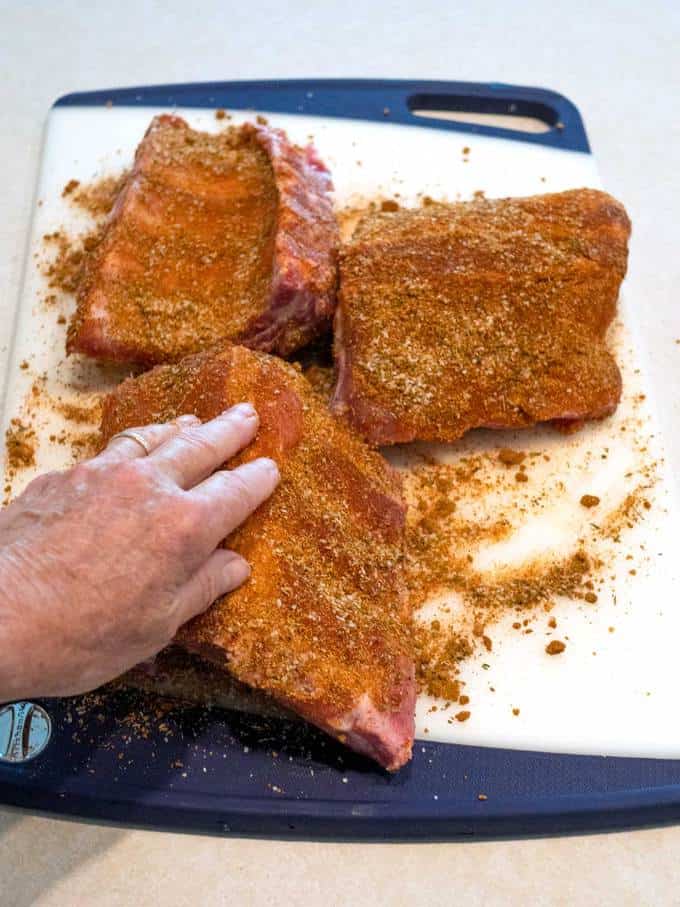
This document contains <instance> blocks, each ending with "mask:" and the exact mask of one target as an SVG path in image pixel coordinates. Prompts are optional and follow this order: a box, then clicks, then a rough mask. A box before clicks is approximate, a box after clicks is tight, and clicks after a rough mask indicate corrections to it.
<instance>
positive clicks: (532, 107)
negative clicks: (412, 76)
mask: <svg viewBox="0 0 680 907" xmlns="http://www.w3.org/2000/svg"><path fill="white" fill-rule="evenodd" d="M408 108H409V110H410V112H411V114H412V115H413V116H416V117H427V118H429V119H437V120H448V121H449V122H453V123H464V124H465V125H473V126H491V127H495V128H497V129H498V128H500V129H511V130H513V131H514V132H530V133H534V134H540V133H545V132H550V131H551V130H553V129H562V128H563V126H562V123H560V120H559V115H558V113H557V111H556V110H554V109H553V108H552V107H550V106H548V105H547V104H541V103H540V102H539V101H522V100H516V101H513V100H511V99H508V98H484V97H469V96H463V95H449V94H446V95H444V94H414V95H411V97H410V98H409V99H408Z"/></svg>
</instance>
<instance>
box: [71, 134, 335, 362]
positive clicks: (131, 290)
mask: <svg viewBox="0 0 680 907" xmlns="http://www.w3.org/2000/svg"><path fill="white" fill-rule="evenodd" d="M330 188H331V182H330V175H329V173H328V171H327V169H326V168H325V166H324V165H323V164H322V163H321V162H320V161H319V159H318V158H317V157H316V154H315V152H314V150H313V149H312V148H311V147H308V148H299V147H297V146H295V145H292V144H291V143H290V142H289V141H288V139H287V137H286V134H285V133H284V132H282V131H281V130H280V129H271V128H269V127H265V126H259V125H257V126H256V125H251V124H245V125H243V126H240V127H232V128H230V129H227V130H225V131H223V132H220V133H218V134H208V133H205V132H196V131H194V130H193V129H190V128H189V126H188V125H187V124H186V123H185V122H184V120H182V119H180V118H179V117H176V116H159V117H156V118H155V119H154V120H153V121H152V122H151V125H150V127H149V129H148V131H147V133H146V135H145V136H144V139H143V140H142V142H141V144H140V145H139V147H138V149H137V153H136V156H135V162H134V166H133V168H132V170H131V172H130V175H129V177H128V178H127V180H126V181H125V183H124V185H123V188H122V189H121V191H120V194H119V196H118V198H117V200H116V202H115V204H114V206H113V209H112V211H111V213H110V215H109V217H108V220H107V223H106V225H105V228H104V231H103V234H102V238H101V241H100V242H99V244H98V245H97V246H96V247H95V248H94V250H93V251H91V252H90V253H89V259H88V260H87V262H86V265H85V270H84V278H83V281H82V284H81V287H80V289H79V292H78V298H77V311H76V314H75V316H74V318H73V321H72V323H71V325H70V328H69V332H68V341H67V349H68V351H69V352H81V353H86V354H88V355H90V356H94V357H97V358H101V359H106V360H113V361H121V362H137V363H141V364H144V365H151V364H154V363H158V362H167V361H175V360H177V359H180V358H181V357H182V356H184V355H187V354H189V353H193V352H198V351H200V350H202V349H207V348H208V347H210V346H213V345H214V344H216V343H218V342H220V341H221V340H224V339H230V340H237V341H239V342H240V343H243V344H245V345H247V346H250V347H252V348H253V349H259V350H266V351H271V352H275V353H277V354H279V355H282V356H286V355H288V354H290V353H291V352H293V351H294V350H296V349H297V348H298V347H301V346H303V345H304V344H306V343H307V342H308V341H309V340H311V339H313V338H314V337H315V336H316V335H317V334H318V333H320V332H321V331H323V330H324V329H326V328H327V327H328V325H329V324H330V319H331V316H332V314H333V310H334V307H335V283H336V252H337V242H338V232H337V224H336V221H335V217H334V214H333V209H332V204H331V200H330V197H329V195H328V191H329V189H330Z"/></svg>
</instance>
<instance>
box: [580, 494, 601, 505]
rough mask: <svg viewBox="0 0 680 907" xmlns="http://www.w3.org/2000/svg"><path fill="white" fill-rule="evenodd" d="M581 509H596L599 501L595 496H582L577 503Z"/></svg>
mask: <svg viewBox="0 0 680 907" xmlns="http://www.w3.org/2000/svg"><path fill="white" fill-rule="evenodd" d="M579 503H580V504H581V507H597V505H598V504H599V503H600V499H599V498H598V496H597V495H596V494H584V495H583V496H582V497H581V500H580V502H579Z"/></svg>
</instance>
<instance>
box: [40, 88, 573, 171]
mask: <svg viewBox="0 0 680 907" xmlns="http://www.w3.org/2000/svg"><path fill="white" fill-rule="evenodd" d="M105 105H114V106H122V107H168V108H172V107H199V108H219V107H224V108H227V109H231V110H258V111H265V112H270V113H293V114H295V113H298V114H307V115H308V116H320V117H342V118H348V119H358V120H372V121H378V122H388V123H400V124H403V125H410V126H419V127H421V128H429V129H443V130H447V131H449V132H460V133H466V134H468V135H487V136H494V137H496V138H506V139H513V140H515V141H521V142H530V143H532V144H536V145H547V146H549V147H552V148H561V149H563V150H565V151H582V152H585V153H586V154H587V153H589V152H590V147H589V145H588V139H587V137H586V132H585V128H584V126H583V121H582V119H581V115H580V114H579V112H578V109H577V108H576V107H575V105H574V104H572V102H571V101H569V100H568V99H567V98H565V97H564V96H563V95H560V94H558V93H557V92H554V91H548V90H547V89H545V88H526V87H523V86H519V85H504V84H502V83H500V82H488V83H483V82H429V81H409V80H401V79H290V80H281V81H267V82H204V83H195V84H185V85H151V86H145V87H144V86H142V87H136V88H113V89H106V90H103V91H87V92H79V93H76V94H69V95H65V96H64V97H63V98H59V100H58V101H57V102H56V103H55V105H54V106H55V107H101V106H105ZM423 109H424V110H430V111H433V112H436V111H438V110H439V111H442V110H448V109H451V110H459V111H464V112H467V113H489V114H503V115H506V116H523V117H534V118H536V119H538V120H541V121H543V122H544V123H545V124H546V125H547V126H548V127H549V129H548V131H547V132H542V133H530V132H523V131H520V130H513V129H502V128H499V127H496V126H484V125H477V124H473V123H460V122H453V121H449V120H443V119H442V120H439V119H431V118H423V117H421V116H415V115H414V113H413V111H414V110H423Z"/></svg>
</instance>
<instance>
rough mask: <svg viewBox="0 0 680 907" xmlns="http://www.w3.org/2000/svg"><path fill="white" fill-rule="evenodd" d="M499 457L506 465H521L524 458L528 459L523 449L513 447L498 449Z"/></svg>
mask: <svg viewBox="0 0 680 907" xmlns="http://www.w3.org/2000/svg"><path fill="white" fill-rule="evenodd" d="M498 459H499V460H500V461H501V463H504V464H505V465H506V466H519V464H520V463H521V462H522V460H524V459H526V454H525V453H524V451H523V450H513V449H512V448H511V447H501V449H500V450H499V451H498Z"/></svg>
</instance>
